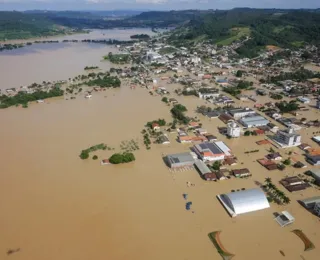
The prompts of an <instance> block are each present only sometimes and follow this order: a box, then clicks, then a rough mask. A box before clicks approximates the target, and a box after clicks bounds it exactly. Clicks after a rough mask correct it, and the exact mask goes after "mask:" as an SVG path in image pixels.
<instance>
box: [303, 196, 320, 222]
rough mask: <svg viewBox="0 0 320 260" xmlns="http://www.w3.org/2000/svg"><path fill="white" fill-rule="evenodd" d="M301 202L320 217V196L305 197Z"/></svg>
mask: <svg viewBox="0 0 320 260" xmlns="http://www.w3.org/2000/svg"><path fill="white" fill-rule="evenodd" d="M300 202H301V204H302V205H303V206H304V207H305V208H306V209H308V210H311V211H312V212H313V213H314V214H315V215H317V216H319V217H320V196H316V197H311V198H308V199H304V200H301V201H300Z"/></svg>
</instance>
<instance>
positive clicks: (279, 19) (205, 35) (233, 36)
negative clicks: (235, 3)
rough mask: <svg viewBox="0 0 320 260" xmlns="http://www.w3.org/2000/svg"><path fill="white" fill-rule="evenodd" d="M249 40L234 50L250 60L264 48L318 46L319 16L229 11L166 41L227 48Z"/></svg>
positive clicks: (201, 18) (296, 12) (300, 12)
mask: <svg viewBox="0 0 320 260" xmlns="http://www.w3.org/2000/svg"><path fill="white" fill-rule="evenodd" d="M246 36H249V37H250V39H249V40H248V41H246V42H245V44H244V45H243V46H242V47H240V48H239V49H237V52H238V54H240V55H243V56H247V57H253V56H256V55H257V52H258V51H259V49H261V48H264V47H265V46H266V45H276V46H279V47H283V48H294V47H299V46H301V45H303V44H304V43H311V44H316V45H319V44H320V13H319V12H318V11H315V10H314V11H312V10H274V9H247V8H244V9H233V10H228V11H216V12H215V13H210V14H204V15H200V16H198V17H196V18H195V19H192V20H190V22H189V23H188V24H187V25H185V26H183V27H180V28H179V29H178V30H177V32H176V33H174V34H173V35H172V36H171V38H170V40H171V41H172V42H173V43H176V44H178V45H183V44H185V43H186V42H192V41H197V39H201V40H210V41H212V42H213V43H216V44H220V45H227V44H230V43H232V42H234V41H237V40H240V39H245V38H246Z"/></svg>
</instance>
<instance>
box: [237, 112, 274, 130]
mask: <svg viewBox="0 0 320 260" xmlns="http://www.w3.org/2000/svg"><path fill="white" fill-rule="evenodd" d="M239 122H240V123H241V124H242V125H243V126H244V127H247V128H251V127H258V126H266V125H268V124H269V120H267V119H266V118H264V117H263V116H260V115H258V114H252V115H249V116H245V117H242V118H241V119H240V120H239Z"/></svg>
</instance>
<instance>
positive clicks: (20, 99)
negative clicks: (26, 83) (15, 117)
mask: <svg viewBox="0 0 320 260" xmlns="http://www.w3.org/2000/svg"><path fill="white" fill-rule="evenodd" d="M63 93H64V91H63V90H62V89H60V87H58V86H56V87H53V88H52V89H51V90H49V91H48V92H46V91H43V90H37V91H35V92H33V93H31V94H29V93H26V92H22V91H20V92H18V94H16V95H15V96H12V97H9V96H6V95H2V96H0V108H7V107H11V106H17V105H23V106H24V107H27V104H28V102H32V101H37V100H40V99H42V100H44V99H47V98H51V97H60V96H63Z"/></svg>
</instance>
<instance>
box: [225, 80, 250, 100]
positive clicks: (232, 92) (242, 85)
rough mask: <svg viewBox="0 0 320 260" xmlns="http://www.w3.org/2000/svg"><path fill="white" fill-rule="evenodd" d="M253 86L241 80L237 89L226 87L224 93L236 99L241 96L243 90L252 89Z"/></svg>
mask: <svg viewBox="0 0 320 260" xmlns="http://www.w3.org/2000/svg"><path fill="white" fill-rule="evenodd" d="M252 86H253V82H249V81H245V80H241V81H239V83H238V85H237V86H236V87H226V88H224V89H223V91H224V92H226V93H228V94H230V95H231V96H234V97H235V96H237V95H240V94H241V92H242V90H246V89H250V88H252Z"/></svg>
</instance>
